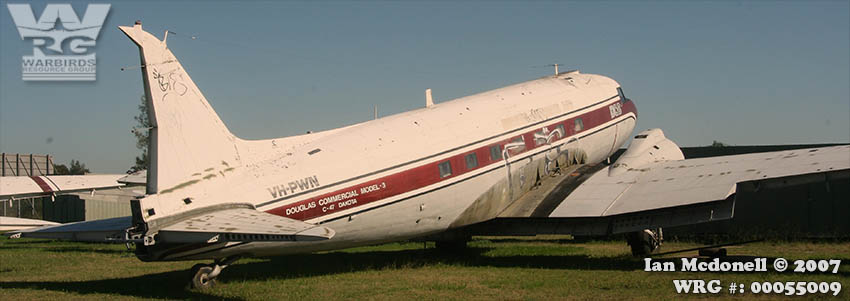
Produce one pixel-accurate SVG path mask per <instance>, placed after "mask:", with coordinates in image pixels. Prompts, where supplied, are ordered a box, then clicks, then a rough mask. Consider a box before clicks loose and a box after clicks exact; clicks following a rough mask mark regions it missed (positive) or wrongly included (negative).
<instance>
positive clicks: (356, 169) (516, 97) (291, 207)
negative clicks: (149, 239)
mask: <svg viewBox="0 0 850 301" xmlns="http://www.w3.org/2000/svg"><path fill="white" fill-rule="evenodd" d="M618 88H619V84H617V83H616V82H615V81H614V80H612V79H610V78H607V77H604V76H600V75H590V74H581V73H578V72H567V73H561V74H559V75H557V76H547V77H544V78H540V79H537V80H532V81H528V82H523V83H520V84H516V85H511V86H508V87H504V88H500V89H496V90H491V91H487V92H483V93H479V94H476V95H472V96H468V97H463V98H460V99H456V100H452V101H447V102H443V103H439V104H437V105H434V106H430V107H426V108H422V109H418V110H414V111H410V112H405V113H401V114H396V115H392V116H388V117H384V118H380V119H376V120H372V121H368V122H364V123H360V124H356V125H353V126H348V127H344V128H340V129H335V130H330V131H326V132H319V133H314V134H307V135H302V136H296V137H287V138H280V139H269V140H261V141H240V150H239V155H240V156H241V163H242V164H241V165H239V166H234V167H233V168H230V167H229V165H230V164H223V166H221V167H219V169H220V170H218V169H216V170H212V171H210V172H211V173H212V172H219V173H220V175H221V176H220V177H214V178H210V179H209V181H208V182H209V183H207V184H205V186H204V187H203V189H204V191H203V192H199V193H201V195H203V197H197V198H196V199H198V200H201V201H202V202H209V203H221V202H228V201H229V202H242V203H245V202H247V203H251V204H253V205H254V206H256V207H257V209H258V210H261V211H266V212H269V213H272V214H277V215H280V216H284V217H288V218H293V219H297V220H302V221H305V222H308V223H317V224H322V225H323V226H326V227H329V228H331V229H333V230H334V231H336V235H335V236H334V237H333V238H332V239H330V240H326V241H315V242H252V243H239V242H228V243H220V244H213V245H209V246H204V247H202V248H197V249H191V250H181V251H179V252H168V254H167V255H164V256H163V257H162V258H160V259H163V260H174V259H198V258H221V257H225V256H230V255H237V254H248V255H252V256H263V255H274V254H285V253H295V252H312V251H320V250H331V249H338V248H346V247H352V246H358V245H365V244H374V243H381V242H387V241H395V240H403V239H409V238H413V237H417V236H423V235H429V234H434V233H439V232H442V231H445V230H447V229H450V228H451V227H457V226H462V224H458V223H455V222H456V221H457V220H458V217H459V216H460V215H461V213H463V212H464V210H466V209H467V208H469V207H470V205H471V204H472V203H473V202H474V201H476V199H479V197H481V196H482V194H483V193H485V192H486V191H488V189H491V188H493V187H497V186H494V185H497V183H499V182H500V181H502V183H505V181H507V182H506V183H509V185H506V186H505V187H506V188H505V191H504V193H506V194H511V193H513V192H512V191H510V190H512V189H514V188H512V187H513V186H512V185H511V184H510V183H512V182H511V181H512V180H511V179H508V178H510V177H512V176H513V177H514V178H515V179H513V181H514V182H517V183H519V184H516V185H518V186H522V185H525V184H524V182H525V179H524V178H520V179H516V178H518V177H524V176H517V174H516V171H517V170H520V169H522V168H523V166H525V165H527V164H531V163H535V162H541V160H548V158H550V157H551V156H553V155H557V154H558V153H559V152H562V151H564V150H567V149H569V150H570V151H580V152H582V153H583V154H584V155H585V158H586V160H585V162H588V163H593V162H600V161H602V160H605V159H606V158H607V157H608V156H610V155H611V154H612V153H613V152H614V151H615V150H617V149H618V148H619V147H620V146H621V145H623V144H624V143H625V142H626V141H627V140H628V138H629V136H630V135H631V133H632V130H633V129H634V125H635V121H636V117H637V114H636V110H635V106H634V104H633V103H632V102H631V101H629V100H626V99H624V98H622V97H621V96H620V95H618ZM447 162H448V163H447ZM546 162H547V164H548V162H549V161H546ZM223 163H226V162H223ZM231 164H232V163H231ZM535 164H537V163H535ZM225 167H227V168H225ZM511 171H513V172H514V174H513V175H511ZM506 179H507V180H506Z"/></svg>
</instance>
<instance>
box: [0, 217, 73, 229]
mask: <svg viewBox="0 0 850 301" xmlns="http://www.w3.org/2000/svg"><path fill="white" fill-rule="evenodd" d="M58 224H59V223H54V222H50V221H44V220H38V219H29V218H18V217H8V216H0V231H10V230H20V229H29V228H38V227H44V226H51V225H58Z"/></svg>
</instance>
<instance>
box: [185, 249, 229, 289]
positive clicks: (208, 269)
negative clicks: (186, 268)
mask: <svg viewBox="0 0 850 301" xmlns="http://www.w3.org/2000/svg"><path fill="white" fill-rule="evenodd" d="M239 257H240V256H233V257H227V258H224V259H222V260H216V261H215V262H214V263H212V264H201V263H199V264H196V265H194V266H193V267H192V282H190V283H189V285H190V286H191V288H193V289H199V290H206V289H210V288H212V287H213V286H215V284H216V281H215V278H216V277H218V275H220V274H221V271H222V270H224V268H226V267H227V266H229V265H231V264H233V262H235V261H236V260H237V259H239Z"/></svg>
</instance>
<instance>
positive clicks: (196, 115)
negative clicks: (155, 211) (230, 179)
mask: <svg viewBox="0 0 850 301" xmlns="http://www.w3.org/2000/svg"><path fill="white" fill-rule="evenodd" d="M119 29H121V31H123V32H124V34H126V35H127V36H128V37H129V38H130V39H131V40H133V42H135V43H136V45H138V46H139V52H140V54H141V60H142V68H141V70H142V79H143V81H144V89H145V97H146V98H147V106H148V112H149V117H150V122H151V126H152V129H151V130H150V143H149V149H148V155H149V167H148V175H147V193H148V194H154V193H159V192H162V191H163V190H168V189H169V188H173V187H175V186H177V185H179V183H183V182H185V181H187V178H189V177H191V175H192V174H196V173H201V172H204V170H209V169H210V168H216V169H218V168H219V167H222V164H223V165H228V166H229V165H234V163H236V161H239V153H238V149H237V142H238V138H236V137H235V136H234V135H233V134H231V133H230V131H228V130H227V127H226V126H225V125H224V123H223V122H222V121H221V119H220V118H219V117H218V115H217V114H216V113H215V111H214V110H213V108H212V107H211V106H210V104H209V103H208V102H207V100H206V98H204V95H203V94H201V91H200V90H198V87H197V86H195V83H194V82H192V79H191V78H190V77H189V74H188V73H186V70H185V69H183V66H182V65H180V62H178V61H177V58H175V57H174V54H173V53H171V50H169V49H168V46H167V45H166V43H165V41H164V40H163V41H160V40H159V39H157V38H156V37H154V36H153V35H152V34H150V33H148V32H146V31H144V30H142V25H141V22H136V25H135V26H133V27H130V26H119ZM234 166H235V165H234Z"/></svg>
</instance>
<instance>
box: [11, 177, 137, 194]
mask: <svg viewBox="0 0 850 301" xmlns="http://www.w3.org/2000/svg"><path fill="white" fill-rule="evenodd" d="M124 176H126V175H121V174H118V175H111V174H110V175H84V176H36V177H27V176H19V177H0V200H6V199H12V198H31V197H45V196H52V195H56V194H62V193H73V192H84V191H94V190H97V189H107V188H115V187H121V186H124V184H122V183H118V179H119V178H121V177H124Z"/></svg>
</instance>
